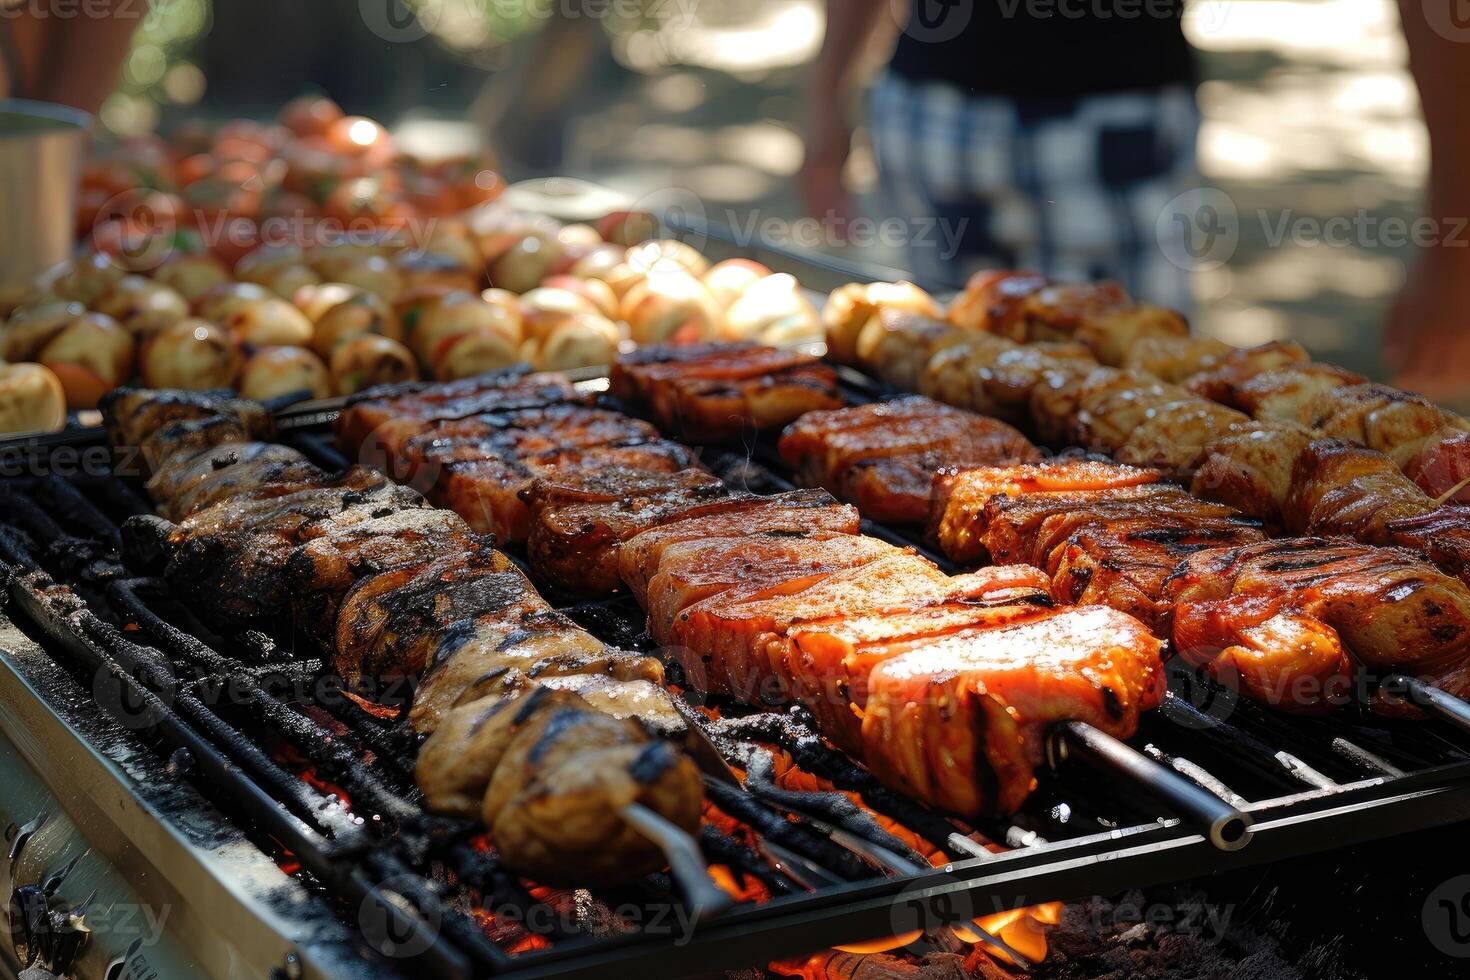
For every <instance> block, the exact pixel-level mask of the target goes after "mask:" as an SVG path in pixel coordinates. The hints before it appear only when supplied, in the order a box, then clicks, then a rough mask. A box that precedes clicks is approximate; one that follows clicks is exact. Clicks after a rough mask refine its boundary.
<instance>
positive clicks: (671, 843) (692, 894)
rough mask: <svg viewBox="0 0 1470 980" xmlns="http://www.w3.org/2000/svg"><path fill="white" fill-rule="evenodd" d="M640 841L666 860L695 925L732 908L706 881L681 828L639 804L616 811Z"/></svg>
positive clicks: (696, 851) (701, 861) (702, 866)
mask: <svg viewBox="0 0 1470 980" xmlns="http://www.w3.org/2000/svg"><path fill="white" fill-rule="evenodd" d="M619 812H620V813H621V814H622V815H623V819H624V820H626V821H628V823H629V824H631V825H632V826H633V828H634V829H635V830H637V831H638V832H639V833H640V834H642V835H643V836H644V837H647V838H648V839H649V840H651V841H653V842H654V843H655V844H657V845H658V846H659V849H660V850H661V851H663V852H664V856H665V857H667V858H668V859H669V870H670V871H672V872H673V875H674V880H675V881H677V882H678V883H679V891H680V892H681V893H682V894H683V896H684V901H685V902H686V903H687V904H688V906H689V911H690V912H691V913H692V914H693V916H694V921H695V922H706V921H708V920H710V919H712V918H714V917H715V916H717V915H719V914H720V913H721V912H723V911H725V910H726V909H728V908H729V907H730V906H732V905H734V904H735V900H734V899H733V898H731V897H730V896H729V895H728V894H727V893H726V892H725V890H724V889H723V888H721V887H720V886H719V885H717V884H715V883H714V881H712V880H711V879H710V876H709V867H708V866H707V865H706V864H705V863H704V857H703V856H702V855H701V854H700V853H699V845H698V844H696V843H695V841H694V838H693V837H690V836H689V835H688V834H687V833H685V832H684V830H683V828H681V827H679V826H678V825H676V824H674V823H672V822H670V821H669V820H668V819H666V818H665V817H664V816H663V815H662V814H659V813H655V812H654V811H653V810H650V809H649V808H648V807H646V806H644V805H643V804H641V803H628V804H626V805H624V806H623V808H622V809H621V810H620V811H619Z"/></svg>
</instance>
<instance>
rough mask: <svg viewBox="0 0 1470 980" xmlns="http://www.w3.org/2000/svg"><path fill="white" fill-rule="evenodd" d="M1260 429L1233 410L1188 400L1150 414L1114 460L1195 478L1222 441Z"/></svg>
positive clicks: (1200, 400)
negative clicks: (1212, 451) (1153, 467)
mask: <svg viewBox="0 0 1470 980" xmlns="http://www.w3.org/2000/svg"><path fill="white" fill-rule="evenodd" d="M1260 425H1261V423H1259V422H1254V421H1252V420H1251V418H1250V417H1249V416H1247V415H1245V414H1244V413H1243V412H1237V411H1235V409H1233V408H1227V407H1226V406H1224V405H1216V404H1215V403H1213V402H1207V401H1204V400H1203V399H1200V398H1186V399H1184V400H1182V401H1177V402H1170V403H1168V404H1165V405H1160V406H1158V407H1156V408H1154V409H1152V410H1150V411H1149V412H1148V413H1147V414H1146V416H1145V417H1144V419H1143V421H1142V422H1141V423H1139V426H1138V428H1136V429H1134V430H1133V432H1132V433H1131V434H1130V435H1129V436H1128V438H1127V439H1126V440H1124V442H1123V444H1122V445H1121V446H1119V447H1118V448H1117V451H1116V452H1114V454H1113V457H1114V458H1115V459H1117V460H1118V461H1119V462H1123V463H1132V464H1134V465H1136V466H1155V467H1158V468H1160V469H1163V470H1165V471H1167V472H1168V473H1170V474H1172V475H1175V476H1181V477H1186V476H1192V475H1193V474H1194V473H1195V471H1197V470H1198V469H1199V468H1200V466H1201V465H1203V464H1204V462H1205V460H1206V459H1208V458H1209V455H1210V452H1211V450H1212V449H1213V448H1214V447H1215V446H1216V445H1218V444H1219V442H1220V440H1222V439H1225V438H1228V437H1230V436H1234V435H1239V434H1242V433H1246V432H1251V431H1254V430H1255V429H1257V428H1259V427H1260Z"/></svg>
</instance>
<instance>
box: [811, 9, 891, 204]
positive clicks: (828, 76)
mask: <svg viewBox="0 0 1470 980" xmlns="http://www.w3.org/2000/svg"><path fill="white" fill-rule="evenodd" d="M887 4H888V0H827V33H826V35H825V36H824V37H823V39H822V49H821V51H820V52H819V53H818V54H817V60H816V62H815V64H813V66H812V72H811V76H810V78H809V80H808V82H807V91H806V116H807V139H806V161H805V163H804V164H803V166H802V171H801V191H802V196H803V198H804V199H805V201H806V205H807V210H808V211H809V212H810V213H811V214H813V215H816V216H817V217H824V216H825V215H827V214H828V213H829V212H833V213H836V214H845V213H846V211H847V198H846V194H845V193H844V192H843V189H842V168H843V166H844V165H845V164H846V163H847V155H848V152H849V150H850V149H851V145H852V120H851V118H850V116H851V106H852V98H853V95H854V93H855V90H856V87H857V85H858V84H859V83H860V82H861V81H862V79H861V78H860V77H859V75H860V73H859V71H858V69H859V68H860V66H861V65H862V62H863V55H864V54H865V53H866V52H867V50H868V46H869V44H870V43H871V41H872V40H873V37H874V35H875V31H876V30H877V27H878V25H879V23H880V21H881V20H882V18H881V16H880V15H881V14H882V12H883V10H884V8H885V7H886V6H887Z"/></svg>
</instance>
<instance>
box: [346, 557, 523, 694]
mask: <svg viewBox="0 0 1470 980" xmlns="http://www.w3.org/2000/svg"><path fill="white" fill-rule="evenodd" d="M507 584H510V585H514V586H515V587H516V588H517V589H518V590H522V591H524V589H525V585H524V581H523V579H522V578H521V576H520V573H519V572H518V571H517V570H516V567H515V565H514V564H513V563H512V562H511V560H510V559H509V558H506V557H505V555H503V554H501V553H500V552H498V551H496V550H495V549H493V548H489V547H483V546H482V547H480V548H476V549H472V550H470V551H467V552H464V553H461V554H452V555H447V556H445V557H443V558H438V559H436V560H434V561H430V562H428V563H427V564H420V565H408V566H405V567H401V568H394V569H390V570H387V571H382V572H377V573H375V574H372V575H368V576H365V577H364V578H362V579H360V580H359V581H358V582H357V584H356V585H354V586H353V587H352V589H351V590H350V591H349V592H348V593H347V594H346V596H344V597H343V599H342V606H341V609H340V611H339V612H338V614H337V622H336V626H335V629H334V636H333V640H334V642H333V643H332V648H333V649H334V650H335V651H336V663H337V672H338V673H339V674H341V675H342V676H343V677H344V678H346V679H347V680H348V681H349V682H350V683H351V684H352V685H353V686H355V687H362V686H364V685H371V684H373V683H380V682H383V681H388V680H393V679H396V678H402V677H417V676H418V675H419V674H421V673H423V671H424V670H425V668H427V667H428V666H429V664H430V663H431V662H432V661H433V658H434V653H435V651H436V650H437V649H438V648H439V645H440V644H441V643H442V642H444V639H445V636H446V631H448V630H450V629H451V628H453V627H454V626H455V624H462V623H467V622H470V621H472V620H473V619H474V617H475V616H477V615H478V614H479V613H480V611H481V610H483V609H486V608H493V607H494V606H495V605H496V603H498V602H499V601H500V599H499V596H500V595H501V593H502V592H503V590H504V588H505V587H506V585H507Z"/></svg>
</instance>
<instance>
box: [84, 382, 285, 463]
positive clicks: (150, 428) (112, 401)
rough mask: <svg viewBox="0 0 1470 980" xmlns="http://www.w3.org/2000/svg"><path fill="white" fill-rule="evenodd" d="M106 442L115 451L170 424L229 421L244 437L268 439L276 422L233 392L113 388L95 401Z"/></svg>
mask: <svg viewBox="0 0 1470 980" xmlns="http://www.w3.org/2000/svg"><path fill="white" fill-rule="evenodd" d="M98 407H99V408H101V410H102V422H103V425H105V426H106V428H107V436H108V440H109V441H110V442H111V443H112V445H113V447H114V448H116V449H123V448H127V447H132V446H141V445H143V440H144V439H146V438H147V437H148V436H150V435H152V434H153V433H154V432H157V431H158V430H159V429H161V428H163V427H164V426H165V425H168V424H169V423H170V422H189V421H200V420H205V419H211V418H218V417H223V418H227V419H232V420H234V421H235V422H236V423H238V424H239V425H240V426H241V428H242V429H243V430H244V431H245V433H246V435H247V438H252V439H269V438H271V437H272V436H273V435H275V431H276V428H275V422H274V421H273V420H272V419H271V416H270V413H269V412H267V411H266V409H265V406H264V405H262V404H261V403H260V402H255V401H250V400H248V399H244V398H240V397H239V396H238V395H236V394H235V393H234V392H232V391H175V390H157V391H155V390H150V389H143V388H114V389H113V390H112V391H110V392H108V393H107V394H105V395H103V396H102V398H101V400H100V401H99V402H98Z"/></svg>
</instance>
